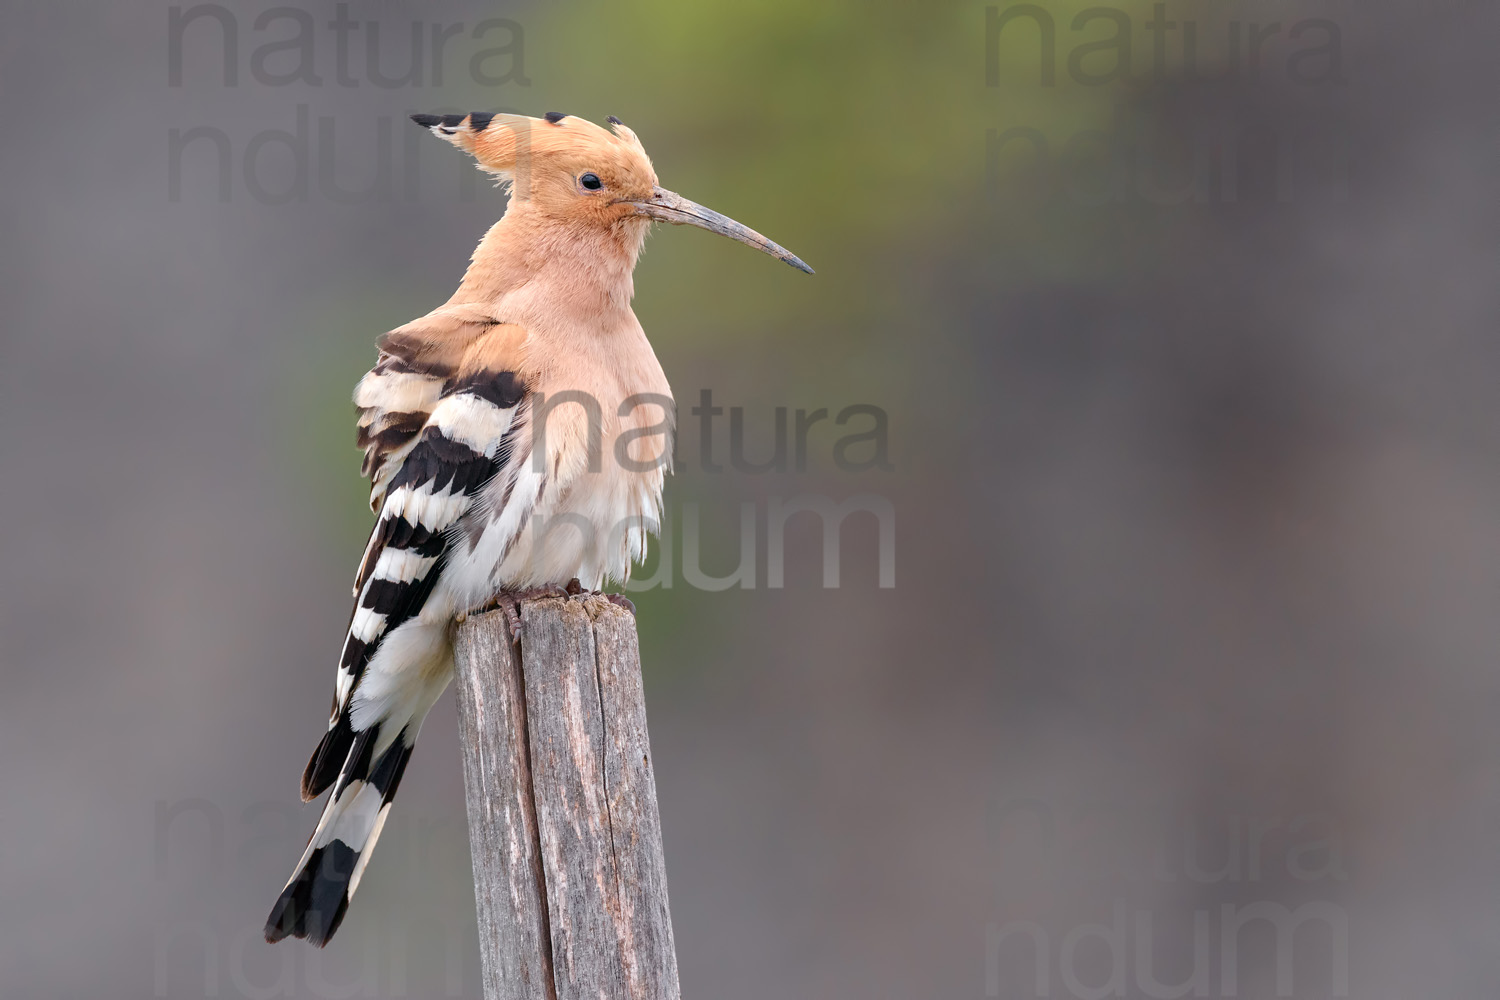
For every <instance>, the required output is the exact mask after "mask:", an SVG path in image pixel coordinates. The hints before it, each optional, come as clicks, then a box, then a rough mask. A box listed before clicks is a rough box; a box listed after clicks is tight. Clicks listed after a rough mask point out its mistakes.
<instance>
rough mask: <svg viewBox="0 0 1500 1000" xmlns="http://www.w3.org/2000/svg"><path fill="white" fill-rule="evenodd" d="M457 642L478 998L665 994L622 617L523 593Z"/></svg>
mask: <svg viewBox="0 0 1500 1000" xmlns="http://www.w3.org/2000/svg"><path fill="white" fill-rule="evenodd" d="M518 652H519V654H520V655H519V656H518V655H517V654H518ZM455 653H456V672H457V679H458V687H459V719H460V731H461V736H462V739H463V746H464V777H465V783H466V791H467V794H468V807H469V839H470V844H471V846H472V849H473V853H474V878H475V895H476V906H477V910H478V913H479V936H480V948H481V957H482V959H483V963H484V970H485V971H484V984H485V997H486V1000H501V998H503V1000H512V998H515V1000H519V998H528V1000H529V998H543V997H546V998H554V1000H572V998H582V997H587V998H589V1000H598V998H601V997H603V998H615V997H618V998H629V1000H679V997H680V992H679V988H678V982H677V958H676V953H675V951H674V949H673V944H672V922H671V916H670V912H669V908H668V905H667V880H666V866H665V863H664V861H663V855H662V845H661V818H660V815H659V813H658V810H657V805H656V783H655V779H654V777H653V774H652V767H651V749H650V743H649V740H648V736H647V730H646V708H645V699H644V695H643V692H642V688H641V671H640V650H639V646H638V644H637V639H636V631H635V619H634V617H633V616H631V615H630V613H629V612H627V611H625V610H623V609H621V608H619V607H617V606H616V605H613V604H611V603H609V602H608V601H605V600H603V599H602V598H599V597H597V596H593V595H582V596H577V597H570V598H546V599H541V600H535V601H527V602H524V603H523V604H522V605H521V634H520V641H519V650H518V649H517V646H516V645H515V644H513V643H512V642H511V641H510V637H509V631H508V627H507V625H506V622H505V617H504V615H503V614H501V613H500V612H492V613H489V614H485V615H479V616H475V617H473V618H470V619H468V620H467V621H465V622H464V623H463V624H461V625H460V626H459V627H458V634H457V643H456V646H455Z"/></svg>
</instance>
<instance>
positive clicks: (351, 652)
mask: <svg viewBox="0 0 1500 1000" xmlns="http://www.w3.org/2000/svg"><path fill="white" fill-rule="evenodd" d="M382 364H383V365H385V368H384V370H382V365H377V366H376V369H375V370H374V371H372V372H371V373H370V375H369V376H366V381H372V380H373V381H374V382H375V384H376V385H379V384H380V383H381V382H382V381H384V382H385V384H386V385H387V387H388V388H389V389H390V391H391V393H392V395H391V401H392V402H393V403H394V404H395V405H399V406H402V407H408V406H409V407H412V408H411V409H401V410H394V409H388V408H385V407H379V406H377V405H374V404H375V402H376V401H375V400H374V399H373V398H372V395H373V394H372V393H368V392H363V391H362V393H361V394H360V395H358V396H357V397H356V398H357V399H359V400H361V401H362V402H368V403H371V404H372V405H371V406H369V407H366V409H374V410H377V411H378V412H379V414H380V415H378V416H377V417H375V418H374V419H373V420H371V421H370V422H369V424H368V426H369V427H370V428H375V429H374V430H372V431H371V432H370V435H371V436H370V440H371V441H373V442H377V443H378V444H379V445H380V449H379V451H378V452H377V451H376V450H375V449H370V450H368V451H367V457H366V466H367V468H368V469H370V472H371V475H372V479H373V480H374V482H375V486H374V489H373V491H372V493H373V496H374V498H375V500H376V502H377V503H378V504H379V511H380V515H379V518H378V519H377V521H376V523H375V527H374V529H373V530H372V531H371V532H370V541H369V544H368V545H367V546H366V547H365V554H364V558H363V559H362V560H361V562H360V568H359V573H358V575H357V576H356V578H355V583H354V598H355V600H354V609H353V611H352V613H351V615H350V621H349V630H348V634H347V635H346V637H345V640H344V649H343V656H342V657H341V658H340V661H339V672H338V680H337V684H336V687H335V692H334V703H333V711H332V714H331V717H330V719H329V728H328V732H327V733H326V734H325V735H324V737H323V740H322V742H321V743H320V744H319V745H318V749H317V751H315V752H314V754H313V757H312V759H311V760H310V761H309V762H308V765H307V769H306V771H305V772H304V773H303V776H302V795H303V798H304V799H312V798H315V797H316V796H318V795H319V794H321V793H322V792H323V791H324V790H325V789H326V788H328V787H329V786H330V785H331V784H333V782H334V780H335V779H336V778H337V777H338V775H339V769H340V767H341V766H342V765H343V764H344V762H345V759H346V757H347V756H348V753H349V750H350V748H351V747H353V745H354V742H355V737H356V735H357V733H356V731H355V730H354V728H353V725H352V719H351V714H350V709H351V705H352V701H353V695H354V691H355V690H356V688H357V687H358V686H359V683H360V680H361V678H362V677H363V676H364V674H365V670H366V668H367V667H368V666H369V664H370V661H371V659H372V658H373V657H374V656H375V654H376V652H377V651H378V650H379V648H380V645H381V642H382V641H383V640H384V639H385V637H386V636H388V635H390V633H392V632H393V631H395V630H396V629H397V628H398V627H399V626H400V625H401V624H402V623H404V622H406V621H408V620H410V619H411V618H413V617H415V616H416V615H417V614H418V613H419V612H420V611H421V610H422V605H423V603H424V602H425V601H426V600H427V598H428V596H429V595H430V594H431V593H432V589H433V587H434V586H435V585H436V583H437V580H438V577H439V576H440V575H441V573H442V571H443V567H444V562H445V558H446V555H447V552H448V532H449V529H451V528H452V527H453V526H454V525H455V524H456V523H457V521H458V520H459V518H460V517H462V516H463V514H464V513H465V511H467V510H468V508H469V505H470V504H471V503H472V502H473V501H474V499H475V497H477V496H478V495H479V492H480V491H481V490H482V489H483V488H484V486H485V485H486V484H487V483H488V482H489V481H490V479H491V478H492V477H494V475H495V474H496V473H497V472H498V471H499V470H500V469H502V468H503V467H504V466H505V465H506V463H507V462H508V461H509V459H510V447H511V442H512V440H513V438H514V436H513V433H512V431H513V429H514V428H515V427H516V426H517V424H518V422H519V421H518V415H519V414H518V410H519V409H520V408H521V406H522V400H523V398H524V395H525V391H524V388H523V387H522V385H521V383H520V381H519V380H518V379H517V377H516V376H515V374H514V373H513V372H499V373H484V374H481V375H478V376H472V377H467V378H463V379H451V378H450V379H447V380H437V379H435V378H434V376H432V375H424V374H420V373H415V372H406V371H395V372H393V371H392V368H393V367H394V366H392V365H390V364H387V363H386V359H382ZM393 374H394V375H398V376H401V377H400V378H395V379H392V378H390V377H389V376H391V375H393ZM418 378H420V379H425V380H427V381H426V382H418V381H416V379H418ZM434 381H436V382H437V386H436V388H435V389H434V388H433V386H432V384H431V383H432V382H434ZM364 388H365V385H364V383H361V389H362V390H364ZM424 401H430V404H431V409H430V411H429V412H426V413H423V412H422V411H421V410H420V409H416V408H415V407H416V406H419V405H421V404H422V403H423V402H424ZM393 413H400V414H401V416H399V417H391V416H389V414H393ZM418 417H421V418H422V419H421V421H420V424H418ZM366 426H367V425H366V422H365V420H364V419H363V418H362V420H361V428H362V430H361V437H362V438H363V437H365V435H366V431H365V427H366ZM408 428H410V429H409V430H408ZM381 435H384V436H383V437H382V436H381ZM370 455H376V458H375V459H374V460H373V461H372V459H371V458H370V457H369V456H370Z"/></svg>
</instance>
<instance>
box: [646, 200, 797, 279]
mask: <svg viewBox="0 0 1500 1000" xmlns="http://www.w3.org/2000/svg"><path fill="white" fill-rule="evenodd" d="M630 204H632V205H634V206H635V207H636V211H638V212H639V213H640V214H641V215H644V216H647V217H649V218H652V219H655V220H657V221H658V222H668V223H671V224H672V225H674V226H697V227H698V228H699V229H707V230H708V231H709V232H711V233H718V234H719V235H720V236H728V237H729V238H730V239H732V240H738V241H739V242H741V243H743V244H745V245H746V246H750V247H754V248H755V249H757V250H759V251H761V252H762V253H768V254H770V255H771V256H772V257H775V258H776V259H777V260H784V261H786V262H787V263H788V264H790V265H792V266H793V267H795V268H796V269H797V270H799V271H805V272H807V273H808V274H812V273H813V269H812V268H810V267H808V266H807V265H806V264H804V263H803V262H802V258H800V257H798V256H797V255H796V254H794V253H792V252H791V251H790V250H788V249H786V248H785V247H781V246H778V245H777V244H775V243H772V242H771V241H770V240H768V239H766V238H765V237H764V236H762V235H761V234H760V233H757V232H756V231H755V230H753V229H751V228H749V227H748V226H742V225H740V224H739V223H738V222H735V221H734V220H733V219H731V218H730V217H729V216H727V215H720V214H719V213H718V212H715V211H714V210H713V209H711V208H704V207H703V206H702V205H700V204H698V203H697V202H696V201H688V200H687V199H686V198H684V197H683V196H682V195H680V194H675V193H673V192H671V191H668V190H667V189H666V188H661V187H659V188H657V189H656V190H655V191H654V192H653V193H652V195H651V200H650V201H632V202H630Z"/></svg>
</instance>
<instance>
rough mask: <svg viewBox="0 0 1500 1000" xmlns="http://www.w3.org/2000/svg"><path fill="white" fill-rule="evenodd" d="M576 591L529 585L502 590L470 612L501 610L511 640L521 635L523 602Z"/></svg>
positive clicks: (573, 582)
mask: <svg viewBox="0 0 1500 1000" xmlns="http://www.w3.org/2000/svg"><path fill="white" fill-rule="evenodd" d="M577 584H578V581H577V580H573V581H572V582H570V583H569V585H568V586H569V587H573V586H577ZM570 593H575V591H571V590H567V589H564V588H562V587H551V586H549V587H528V588H526V589H525V590H502V591H500V592H499V593H498V594H496V595H495V596H494V597H493V598H491V599H490V600H489V601H488V602H487V603H486V604H484V606H482V607H479V608H475V609H474V610H473V611H471V612H469V614H472V615H482V614H484V613H485V612H487V611H499V612H501V613H502V614H504V615H505V623H506V625H508V626H509V627H510V637H511V640H512V641H514V640H517V639H519V638H520V637H521V602H522V601H535V600H540V599H541V598H544V597H567V596H568V595H569V594H570Z"/></svg>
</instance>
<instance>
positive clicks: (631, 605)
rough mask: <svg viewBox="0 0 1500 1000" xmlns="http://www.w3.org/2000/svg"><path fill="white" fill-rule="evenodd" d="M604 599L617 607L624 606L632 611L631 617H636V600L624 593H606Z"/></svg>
mask: <svg viewBox="0 0 1500 1000" xmlns="http://www.w3.org/2000/svg"><path fill="white" fill-rule="evenodd" d="M604 599H605V600H606V601H608V602H609V603H611V604H613V605H614V606H615V607H618V608H624V609H625V610H626V611H629V612H630V617H632V618H634V617H635V602H634V601H632V600H631V599H630V598H628V597H626V596H625V595H624V594H605V595H604Z"/></svg>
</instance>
